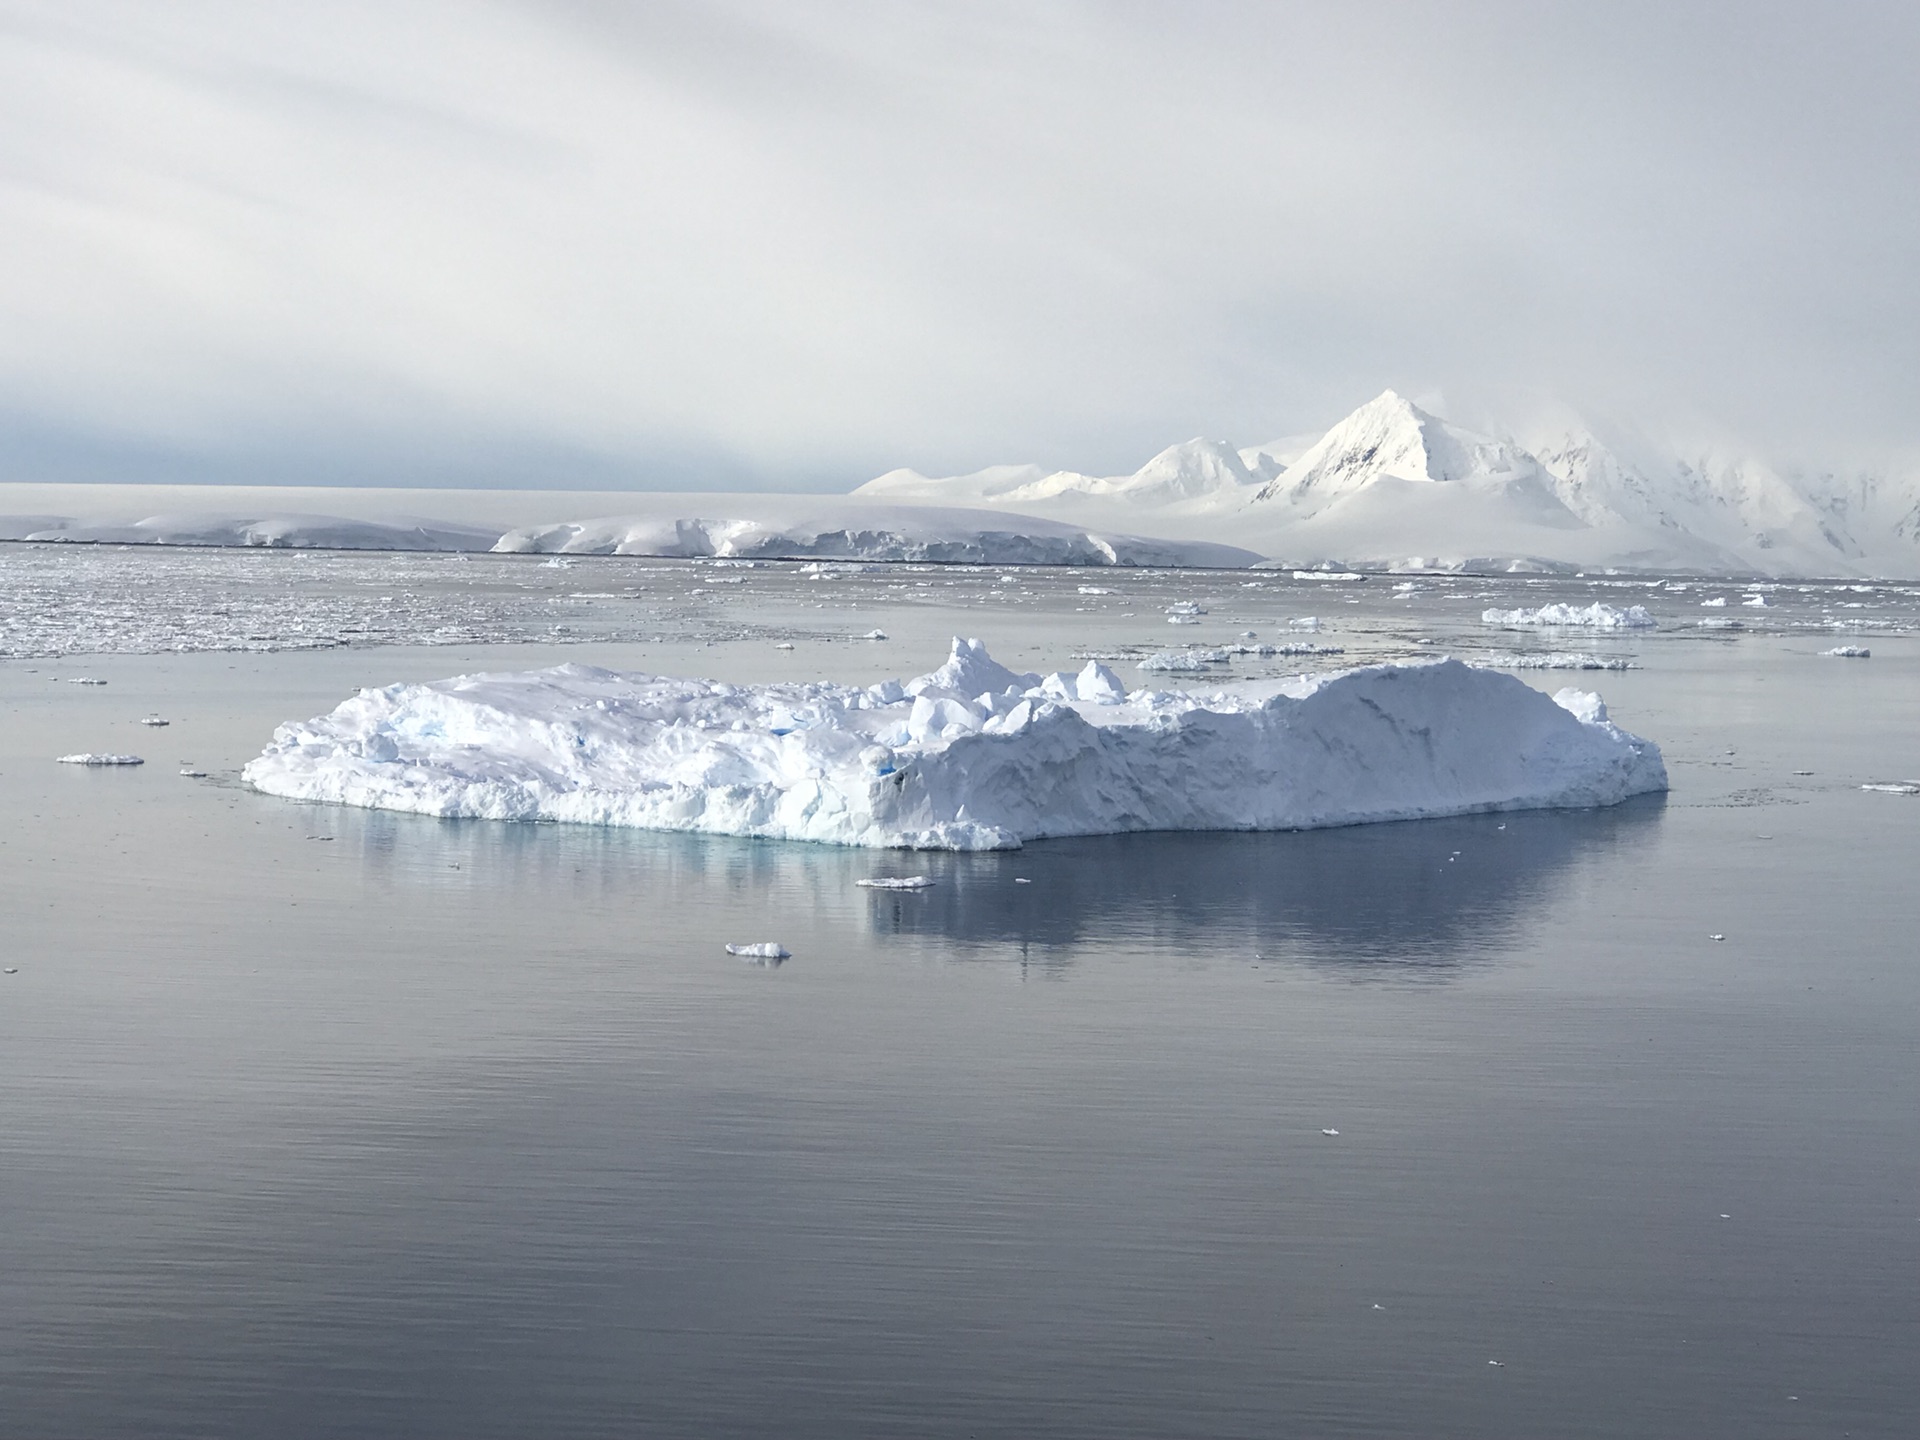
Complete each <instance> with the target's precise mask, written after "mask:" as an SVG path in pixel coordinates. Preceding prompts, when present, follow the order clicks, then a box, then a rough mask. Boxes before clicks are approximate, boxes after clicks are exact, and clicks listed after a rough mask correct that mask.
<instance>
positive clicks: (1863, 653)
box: [1820, 645, 1873, 660]
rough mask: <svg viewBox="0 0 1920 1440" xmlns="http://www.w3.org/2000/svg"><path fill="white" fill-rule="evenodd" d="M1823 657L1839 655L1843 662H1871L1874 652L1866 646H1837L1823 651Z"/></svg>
mask: <svg viewBox="0 0 1920 1440" xmlns="http://www.w3.org/2000/svg"><path fill="white" fill-rule="evenodd" d="M1820 653H1821V654H1822V655H1837V656H1839V657H1840V658H1841V659H1842V660H1871V659H1872V658H1873V651H1871V650H1869V649H1868V648H1867V647H1866V646H1864V645H1836V646H1834V647H1833V649H1831V650H1822V651H1821V652H1820Z"/></svg>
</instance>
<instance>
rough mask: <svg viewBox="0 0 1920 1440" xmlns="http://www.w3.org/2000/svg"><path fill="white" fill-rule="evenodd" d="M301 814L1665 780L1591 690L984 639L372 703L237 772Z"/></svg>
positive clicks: (1185, 808) (1112, 814) (1336, 817)
mask: <svg viewBox="0 0 1920 1440" xmlns="http://www.w3.org/2000/svg"><path fill="white" fill-rule="evenodd" d="M244 775H245V778H246V779H247V780H248V781H249V782H250V783H251V784H253V785H254V786H255V787H257V788H258V789H260V790H263V791H265V792H267V793H269V794H273V795H283V796H288V797H292V798H296V799H302V800H315V801H326V802H331V803H337V804H348V805H362V806H371V807H376V808H381V809H390V810H408V811H415V812H418V813H421V814H427V815H441V816H473V817H481V818H487V819H496V820H567V821H577V822H584V823H590V824H601V825H630V826H637V827H642V828H647V829H658V830H693V831H705V832H709V833H714V834H728V835H754V836H768V837H778V838H782V839H792V840H818V841H827V842H831V843H836V844H843V845H866V846H878V847H887V846H891V847H900V848H909V849H951V850H988V849H1007V848H1012V847H1016V846H1018V845H1020V844H1021V842H1023V841H1026V840H1035V839H1040V838H1042V837H1045V836H1057V835H1097V834H1107V833H1114V832H1120V831H1132V830H1291V829H1308V828H1313V827H1319V826H1330V825H1352V824H1358V823H1362V822H1366V821H1374V820H1406V819H1413V818H1417V817H1421V816H1431V815H1459V814H1466V813H1469V812H1474V811H1487V810H1519V809H1536V808H1556V807H1585V806H1594V805H1611V804H1614V803H1616V802H1618V801H1621V800H1624V799H1626V798H1627V797H1628V796H1631V795H1639V794H1643V793H1647V792H1650V791H1660V790H1665V789H1666V788H1667V775H1666V767H1665V765H1664V764H1663V762H1662V760H1661V757H1660V751H1659V748H1658V747H1657V746H1655V745H1654V744H1652V743H1651V742H1649V741H1645V740H1641V739H1639V738H1637V737H1635V736H1633V735H1630V734H1628V733H1627V732H1625V731H1624V730H1621V729H1619V728H1618V727H1617V726H1615V725H1613V724H1612V723H1611V722H1610V721H1609V720H1608V718H1607V712H1606V707H1605V705H1604V704H1603V703H1602V702H1601V700H1600V698H1599V697H1598V696H1597V695H1590V694H1586V693H1583V692H1580V691H1575V690H1563V691H1561V692H1560V694H1559V695H1557V696H1555V697H1554V698H1552V699H1549V698H1548V697H1547V696H1546V695H1544V694H1542V693H1541V692H1539V691H1537V690H1534V689H1532V688H1531V687H1529V686H1527V685H1525V684H1523V683H1522V682H1520V681H1519V680H1516V679H1514V678H1513V677H1511V676H1508V675H1501V674H1497V673H1494V672H1491V671H1486V670H1477V669H1473V668H1470V667H1468V666H1466V665H1463V664H1461V663H1459V662H1458V661H1454V660H1440V661H1432V662H1427V663H1422V664H1411V665H1377V666H1371V667H1368V668H1364V669H1356V670H1348V671H1345V672H1342V673H1338V674H1332V675H1324V676H1316V677H1308V676H1301V677H1299V678H1297V679H1294V680H1286V681H1279V680H1266V681H1259V682H1248V683H1243V684H1238V685H1225V686H1220V687H1217V688H1211V689H1208V690H1207V691H1205V692H1204V693H1202V692H1187V691H1181V690H1152V689H1142V690H1136V691H1134V692H1132V693H1131V694H1129V693H1128V692H1127V690H1126V687H1125V686H1124V685H1123V684H1122V683H1121V681H1120V678H1119V677H1118V676H1117V675H1115V674H1114V673H1113V671H1111V670H1109V669H1107V668H1106V667H1105V666H1104V665H1101V664H1099V663H1098V662H1097V661H1096V662H1090V663H1089V664H1088V665H1087V667H1086V668H1085V669H1084V670H1082V671H1080V672H1079V673H1078V674H1072V673H1069V672H1064V671H1063V672H1057V673H1055V674H1051V675H1046V676H1041V675H1036V674H1016V673H1015V672H1013V671H1011V670H1008V669H1007V668H1006V667H1004V666H1002V665H1001V664H999V663H998V662H997V661H995V660H994V659H993V658H992V656H990V655H989V654H988V653H987V649H986V647H985V646H984V645H983V644H981V642H979V641H978V640H959V639H956V640H955V641H954V642H953V651H952V654H951V656H950V657H949V658H948V660H947V662H946V663H945V664H944V665H942V666H941V667H940V668H939V669H937V670H935V671H933V672H932V673H931V674H927V675H922V676H920V677H919V678H918V679H915V680H912V681H909V682H907V683H905V684H902V683H900V682H899V681H895V680H889V681H885V682H883V683H881V684H878V685H873V686H869V687H864V688H862V687H859V686H852V685H840V684H829V683H814V684H782V685H730V684H722V683H720V682H718V681H714V680H688V679H674V678H669V677H666V676H658V675H642V674H620V673H616V672H614V671H610V670H601V669H596V668H593V667H590V666H584V665H561V666H557V667H555V668H553V669H550V670H535V671H528V672H524V673H519V674H487V675H465V676H458V677H455V678H453V679H449V680H439V681H434V682H432V683H430V684H406V685H391V686H388V687H387V688H385V689H382V690H362V691H361V692H360V693H359V694H358V695H356V696H354V697H353V698H352V699H350V700H347V701H346V702H344V703H343V704H341V705H340V706H339V707H338V708H337V709H335V710H334V711H333V712H332V713H331V714H328V715H323V716H320V717H318V718H316V719H313V720H308V721H305V722H300V723H292V724H287V725H282V726H281V727H280V728H279V730H277V731H276V732H275V734H274V738H273V743H272V744H270V745H269V746H268V747H267V749H266V750H265V751H264V752H263V753H262V754H261V755H260V756H259V757H258V758H257V759H255V760H254V761H252V762H251V763H250V764H249V765H248V766H247V767H246V770H245V771H244Z"/></svg>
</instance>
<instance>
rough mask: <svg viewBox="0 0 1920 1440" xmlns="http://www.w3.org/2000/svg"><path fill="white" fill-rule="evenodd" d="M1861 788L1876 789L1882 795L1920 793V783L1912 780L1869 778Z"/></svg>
mask: <svg viewBox="0 0 1920 1440" xmlns="http://www.w3.org/2000/svg"><path fill="white" fill-rule="evenodd" d="M1860 788H1861V789H1862V790H1874V791H1877V792H1879V793H1880V794H1882V795H1920V784H1915V783H1914V782H1913V781H1911V780H1869V781H1868V782H1867V783H1866V784H1865V785H1862V786H1861V787H1860Z"/></svg>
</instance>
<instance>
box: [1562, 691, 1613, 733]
mask: <svg viewBox="0 0 1920 1440" xmlns="http://www.w3.org/2000/svg"><path fill="white" fill-rule="evenodd" d="M1553 703H1554V704H1556V705H1558V706H1559V707H1560V708H1561V709H1562V710H1564V711H1566V712H1567V713H1568V714H1569V715H1571V716H1573V717H1574V718H1575V719H1576V720H1578V721H1579V722H1580V723H1581V724H1583V725H1605V724H1606V723H1607V702H1606V701H1604V700H1602V699H1601V698H1600V697H1599V696H1598V695H1596V694H1594V693H1593V692H1592V691H1591V690H1575V689H1573V688H1572V687H1571V686H1569V687H1568V688H1566V689H1565V690H1558V691H1555V692H1554V696H1553Z"/></svg>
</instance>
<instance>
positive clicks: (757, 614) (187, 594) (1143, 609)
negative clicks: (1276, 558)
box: [0, 543, 1920, 679]
mask: <svg viewBox="0 0 1920 1440" xmlns="http://www.w3.org/2000/svg"><path fill="white" fill-rule="evenodd" d="M1755 600H1759V601H1763V602H1765V603H1764V604H1753V603H1750V602H1752V601H1755ZM1716 602H1719V603H1716ZM1556 606H1558V607H1561V608H1560V609H1559V610H1558V611H1555V610H1554V608H1553V607H1556ZM1595 606H1603V607H1605V609H1606V611H1620V612H1623V613H1624V612H1627V611H1630V610H1631V608H1632V607H1634V606H1642V607H1644V608H1645V609H1646V611H1647V612H1648V615H1649V617H1650V618H1651V619H1652V621H1653V624H1652V625H1651V626H1649V627H1645V628H1635V627H1619V628H1612V629H1609V628H1605V627H1600V628H1594V627H1592V626H1590V625H1584V624H1577V623H1576V624H1575V625H1573V626H1571V627H1565V628H1560V627H1555V626H1553V625H1551V624H1547V623H1543V622H1541V621H1540V620H1539V619H1537V618H1535V619H1532V620H1530V621H1529V623H1528V624H1527V625H1526V626H1525V627H1524V628H1522V629H1514V628H1511V627H1509V626H1506V625H1504V624H1496V623H1488V622H1487V621H1486V620H1485V618H1484V617H1485V616H1486V615H1487V614H1489V613H1491V612H1496V611H1498V612H1503V613H1505V614H1511V613H1513V612H1517V611H1524V612H1529V613H1530V614H1532V615H1534V616H1536V617H1537V616H1538V615H1539V614H1540V613H1541V612H1543V611H1544V612H1547V613H1548V614H1549V616H1551V615H1552V614H1555V613H1559V614H1564V615H1570V616H1574V617H1576V619H1577V617H1578V616H1579V615H1580V614H1581V613H1583V612H1584V613H1586V614H1591V613H1592V612H1593V607H1595ZM939 611H950V612H953V613H954V614H956V615H958V616H960V617H962V618H961V620H960V621H957V622H956V624H955V625H954V626H952V627H949V626H946V625H944V624H942V623H941V622H938V621H936V620H934V619H933V618H932V617H933V615H934V614H935V612H939ZM1603 613H1604V612H1603ZM918 618H926V619H927V621H928V623H927V624H926V625H924V626H920V625H918V624H917V623H916V621H917V619H918ZM1307 620H1318V621H1320V622H1322V623H1321V625H1320V627H1318V628H1317V629H1316V628H1314V627H1310V626H1307V625H1305V624H1303V622H1305V621H1307ZM1170 622H1172V623H1170ZM1000 624H1005V625H1008V626H1010V627H1012V633H1014V634H1015V635H1018V634H1021V633H1024V632H1025V631H1026V630H1027V629H1028V628H1029V627H1035V626H1041V627H1044V629H1045V630H1046V631H1047V633H1048V634H1049V635H1053V634H1060V635H1062V636H1063V638H1064V641H1065V644H1064V646H1062V645H1061V644H1057V643H1055V644H1046V645H1042V644H1040V643H1037V642H1035V643H1028V642H1026V641H1020V642H1018V644H1019V645H1021V646H1024V649H1023V650H1017V651H1016V652H1015V653H1011V654H1009V655H1008V656H1007V657H1006V658H1007V659H1008V661H1009V663H1012V662H1013V661H1014V660H1022V661H1024V660H1029V659H1030V660H1033V661H1035V662H1038V661H1040V660H1043V659H1044V660H1049V661H1057V660H1059V659H1060V658H1061V657H1062V654H1063V651H1064V652H1069V655H1070V658H1078V659H1082V660H1084V659H1085V658H1097V659H1101V660H1103V661H1105V662H1107V663H1109V664H1121V663H1124V664H1126V665H1128V666H1134V665H1137V664H1138V663H1139V662H1141V661H1143V660H1149V659H1153V658H1154V657H1160V656H1165V655H1167V654H1168V652H1169V645H1170V642H1177V644H1175V646H1174V650H1175V652H1176V658H1177V655H1178V654H1180V653H1186V652H1192V653H1194V654H1196V655H1200V656H1208V657H1212V656H1213V655H1214V652H1216V651H1221V650H1225V651H1227V652H1228V653H1227V654H1226V655H1223V656H1220V657H1218V658H1207V659H1201V660H1198V661H1196V662H1194V663H1197V664H1200V665H1203V666H1206V667H1208V668H1210V669H1216V670H1218V671H1219V673H1221V674H1222V675H1226V674H1232V675H1234V676H1240V677H1257V676H1265V675H1289V674H1297V673H1300V672H1302V671H1317V670H1324V669H1330V668H1346V667H1347V666H1351V665H1355V664H1365V663H1373V662H1377V661H1382V660H1395V659H1412V658H1425V657H1431V656H1432V655H1434V654H1436V653H1445V654H1453V655H1456V656H1458V657H1459V658H1462V659H1466V660H1470V661H1471V660H1476V659H1479V660H1483V661H1486V660H1494V659H1497V658H1498V657H1501V656H1508V655H1520V656H1523V657H1525V656H1549V655H1553V654H1555V653H1561V654H1565V653H1568V652H1579V653H1581V654H1584V655H1591V656H1597V657H1599V659H1600V660H1601V661H1603V662H1604V661H1607V660H1610V659H1613V660H1617V659H1631V658H1632V657H1633V656H1635V655H1637V654H1640V653H1641V652H1642V651H1643V650H1646V649H1648V648H1649V647H1651V648H1653V649H1656V650H1658V649H1664V648H1666V647H1671V646H1674V645H1680V646H1687V645H1694V644H1726V643H1732V642H1734V641H1737V640H1738V639H1739V638H1740V637H1742V636H1757V635H1782V636H1805V637H1807V639H1808V640H1809V642H1811V641H1814V640H1824V641H1825V644H1824V645H1822V646H1820V647H1819V648H1822V649H1832V648H1835V646H1836V644H1837V643H1855V642H1856V641H1857V640H1858V639H1859V638H1861V637H1876V636H1879V635H1883V634H1886V635H1898V634H1905V633H1909V632H1911V631H1912V630H1913V629H1914V628H1915V626H1916V625H1920V585H1916V584H1900V583H1874V584H1865V583H1861V584H1850V583H1846V584H1843V583H1799V582H1790V583H1781V584H1777V585H1776V584H1763V585H1760V586H1729V585H1727V584H1724V583H1722V582H1718V581H1711V580H1708V581H1699V580H1685V579H1679V580H1640V579H1623V578H1608V577H1594V578H1587V579H1577V578H1563V577H1523V576H1513V575H1502V576H1489V577H1479V576H1455V575H1431V576H1419V577H1404V576H1401V577H1393V576H1372V577H1369V578H1367V579H1365V580H1324V579H1308V580H1303V579H1295V578H1292V577H1291V576H1290V575H1288V574H1287V573H1285V572H1279V571H1260V572H1257V573H1249V572H1245V571H1208V570H1152V569H1127V568H1114V569H1106V570H1103V571H1101V572H1100V575H1099V583H1098V584H1097V585H1091V586H1090V585H1089V584H1088V583H1087V572H1086V571H1085V570H1084V569H1080V568H1075V567H1045V566H1015V567H1011V568H1007V567H996V566H976V565H906V564H887V565H862V564H836V563H831V562H827V563H802V562H739V561H725V560H721V561H699V560H662V559H654V558H640V557H620V556H541V555H440V554H428V553H419V552H353V551H281V550H236V549H179V548H167V547H153V546H70V545H54V544H20V543H0V657H7V656H13V657H49V656H58V655H88V654H164V653H170V652H186V651H199V650H230V651H262V652H264V651H277V650H320V649H334V648H344V647H353V648H364V647H374V646H390V645H430V646H459V645H526V644H535V643H539V644H556V645H568V646H577V645H590V644H594V643H604V642H618V643H637V644H648V643H652V642H654V641H656V640H658V641H660V642H667V641H674V642H678V641H685V640H694V641H698V642H699V643H701V644H703V645H705V644H712V645H721V646H724V645H746V646H750V647H751V646H772V645H778V644H791V645H794V646H795V647H796V651H795V652H794V659H793V661H792V663H791V665H784V666H782V664H780V663H779V662H778V657H774V656H769V657H768V661H767V663H768V664H769V665H771V666H774V667H775V668H776V669H778V670H779V671H780V673H778V674H776V673H772V672H771V671H770V672H769V674H768V675H767V677H766V678H769V679H777V678H782V676H783V675H791V674H797V673H810V670H809V665H810V662H809V661H808V660H807V659H806V654H807V651H808V650H809V649H810V648H811V649H814V650H817V647H820V646H828V647H833V646H845V645H855V644H857V645H861V646H864V647H867V649H866V650H863V651H862V652H861V653H863V654H868V653H871V652H872V650H873V647H875V646H879V645H883V644H884V643H885V642H877V641H870V640H867V639H865V638H864V637H865V636H866V635H867V634H868V632H870V631H872V630H873V629H875V628H876V627H878V628H883V629H887V631H888V634H889V636H890V638H891V639H892V640H893V641H894V642H899V643H904V642H905V641H907V640H908V639H910V638H911V639H913V640H914V641H915V642H916V643H918V644H920V646H921V648H922V650H924V649H925V648H926V646H927V645H929V644H932V645H936V646H938V647H939V648H941V649H944V647H945V643H946V640H947V638H948V636H950V635H951V634H952V633H953V630H954V628H958V629H960V630H962V631H963V633H968V634H973V633H985V631H984V629H983V627H985V629H991V628H992V627H994V626H996V625H1000ZM968 626H971V627H972V628H971V629H968V628H967V627H968ZM1062 627H1064V629H1063V628H1062ZM896 631H897V632H899V633H895V632H896ZM1248 631H1252V632H1253V634H1252V635H1251V636H1249V635H1248V634H1247V633H1246V632H1248ZM1003 645H1004V642H1002V643H1000V644H996V645H995V646H994V649H995V653H996V654H999V653H1001V650H1002V649H1003ZM1308 645H1312V646H1314V647H1316V648H1319V649H1322V650H1325V651H1328V652H1333V653H1329V654H1322V655H1314V654H1309V653H1304V652H1305V649H1306V647H1307V646H1308ZM1262 650H1274V651H1287V652H1290V653H1275V654H1262V653H1261V652H1262ZM782 653H783V654H784V653H785V652H782ZM816 658H817V657H816ZM860 663H861V662H855V665H856V668H857V667H858V665H859V664H860ZM888 663H892V662H890V661H887V660H885V659H884V657H882V659H881V662H880V664H879V665H877V666H876V668H875V669H874V670H873V671H872V672H871V674H872V678H879V676H880V675H883V674H886V673H889V672H888V671H887V670H886V669H885V665H886V664H888ZM1160 663H1162V664H1165V663H1167V662H1165V661H1162V662H1160ZM863 673H865V672H863ZM893 673H897V672H893Z"/></svg>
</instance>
